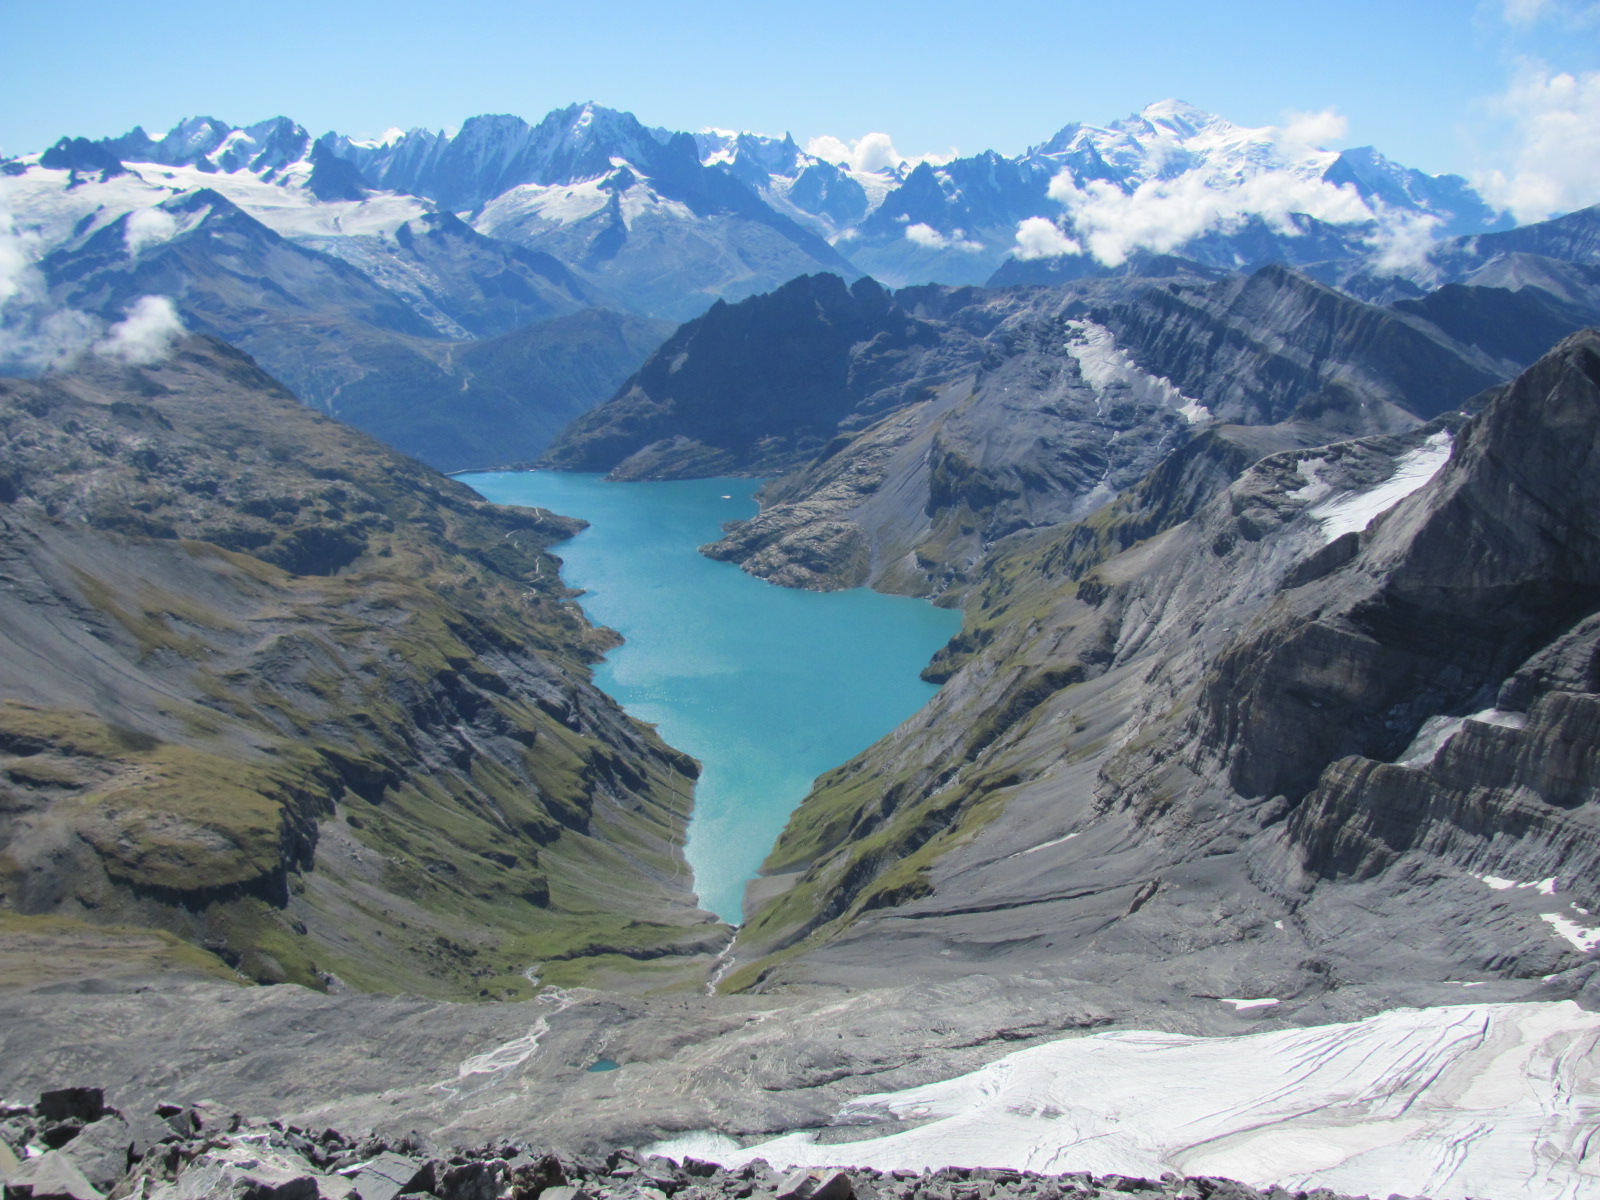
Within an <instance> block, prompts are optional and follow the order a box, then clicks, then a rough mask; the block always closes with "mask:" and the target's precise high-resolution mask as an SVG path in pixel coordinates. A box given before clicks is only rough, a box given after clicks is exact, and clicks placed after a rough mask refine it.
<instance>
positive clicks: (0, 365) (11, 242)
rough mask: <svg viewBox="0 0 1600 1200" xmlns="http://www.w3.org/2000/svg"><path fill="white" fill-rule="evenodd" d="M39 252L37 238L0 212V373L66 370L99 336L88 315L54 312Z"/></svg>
mask: <svg viewBox="0 0 1600 1200" xmlns="http://www.w3.org/2000/svg"><path fill="white" fill-rule="evenodd" d="M37 251H38V245H37V240H36V239H34V238H32V237H30V236H29V235H27V234H24V233H22V232H20V231H19V230H18V229H17V228H16V224H15V222H14V220H13V218H12V216H11V214H10V213H9V212H6V211H5V210H3V209H0V371H3V372H5V373H8V374H17V373H20V374H29V375H31V374H36V373H38V372H40V371H45V370H49V369H51V368H53V367H62V366H66V365H68V364H70V363H71V362H73V361H74V360H75V359H76V358H77V357H78V356H79V355H81V354H82V353H83V352H84V351H85V350H86V349H87V348H88V347H89V344H90V343H91V342H93V341H94V339H95V338H96V337H98V336H99V335H100V328H101V326H100V322H98V321H96V320H95V319H94V318H93V317H91V316H89V315H88V314H86V313H81V312H76V311H74V310H72V309H52V308H51V306H50V302H49V295H48V289H47V288H46V286H45V281H44V275H43V274H42V273H41V272H40V271H39V268H38V267H37V266H36V265H35V259H36V257H37Z"/></svg>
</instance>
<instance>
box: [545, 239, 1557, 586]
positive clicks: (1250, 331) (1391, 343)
mask: <svg viewBox="0 0 1600 1200" xmlns="http://www.w3.org/2000/svg"><path fill="white" fill-rule="evenodd" d="M1167 272H1168V273H1167V275H1166V277H1164V278H1162V277H1157V278H1140V277H1130V278H1122V279H1117V280H1100V281H1085V282H1082V283H1080V284H1077V285H1074V286H1070V287H1061V288H1050V289H1044V288H1013V289H991V290H983V289H972V288H964V289H945V288H908V289H903V290H901V291H899V292H896V293H887V292H885V291H884V290H883V289H881V288H878V287H877V286H876V285H875V284H873V283H872V282H870V281H861V282H858V283H856V284H855V285H853V286H851V287H849V288H846V286H845V285H844V283H843V282H842V281H841V280H838V279H837V278H833V277H829V276H818V277H812V278H808V279H801V280H796V281H794V282H792V283H790V284H788V285H786V286H785V287H784V288H782V289H780V290H779V291H778V292H775V293H773V294H772V295H771V296H769V297H758V298H752V299H751V300H748V301H745V302H743V303H741V304H739V305H736V306H722V307H718V308H714V309H713V310H712V311H711V312H709V313H707V314H706V315H705V316H704V317H702V318H700V319H699V320H697V321H695V322H691V323H689V324H688V325H685V326H684V327H683V328H681V329H680V330H679V331H678V332H677V333H676V334H674V335H673V337H672V338H670V339H669V340H668V341H667V342H666V343H665V344H664V345H663V346H662V347H661V349H660V350H658V351H657V352H656V354H655V355H654V356H653V357H652V358H651V359H650V360H649V361H648V362H647V363H646V365H645V367H644V368H642V369H641V370H640V372H639V373H638V374H637V375H636V376H635V377H634V378H633V379H632V380H630V381H629V382H628V384H627V385H625V386H624V388H623V389H622V390H621V391H620V392H619V393H618V395H617V396H616V397H615V398H613V399H612V400H611V401H608V402H607V403H606V404H604V405H602V406H601V407H599V408H597V409H595V410H594V411H592V412H590V413H589V414H587V415H586V416H584V417H582V418H580V419H579V420H578V421H576V422H574V424H573V425H572V426H571V427H570V428H569V429H568V430H567V431H566V432H565V433H564V434H563V435H562V436H561V438H560V439H559V440H558V441H557V442H556V444H555V445H554V446H552V447H551V449H550V451H549V452H548V453H547V455H546V456H545V459H544V461H545V462H546V463H547V464H548V465H550V466H553V467H556V468H558V469H570V470H609V471H610V472H611V474H612V476H613V477H615V478H623V479H629V478H672V477H681V476H685V475H703V474H714V473H718V472H723V473H726V472H741V473H744V472H748V473H752V474H770V473H775V472H779V471H788V472H790V473H789V474H787V475H786V476H784V477H783V478H781V479H779V480H777V481H775V482H774V483H772V484H769V485H768V487H767V488H766V489H765V491H764V493H763V511H762V513H761V514H760V516H758V517H757V518H755V519H754V520H752V521H750V522H748V523H746V524H744V525H742V526H740V527H737V528H735V529H733V530H731V531H730V532H729V534H728V536H726V537H725V538H724V539H723V540H722V541H720V542H718V543H717V544H716V545H715V546H714V547H712V548H711V549H710V551H709V552H710V553H711V554H712V555H713V556H715V557H719V558H725V559H728V560H731V561H735V562H738V563H740V564H741V565H742V566H743V567H744V568H745V569H746V570H749V571H751V572H753V573H755V574H758V575H761V576H763V577H766V578H770V579H772V580H774V581H775V582H779V583H784V584H788V585H791V586H802V587H815V588H824V589H825V588H836V587H850V586H856V585H859V584H862V583H870V584H871V585H873V586H875V587H879V588H886V589H889V590H895V591H908V592H912V593H914V594H924V595H926V594H930V593H933V594H938V593H942V592H944V591H946V590H949V589H954V590H955V591H956V592H959V591H960V590H961V589H963V588H964V587H965V586H966V585H967V584H968V583H969V582H970V581H971V580H973V579H976V578H978V577H979V576H980V575H981V566H980V564H981V563H982V561H983V560H984V556H985V554H986V553H988V550H989V548H990V547H991V546H993V545H994V544H995V543H997V542H999V541H1001V540H1002V539H1005V538H1007V537H1010V536H1015V535H1018V534H1020V533H1022V532H1024V531H1027V530H1030V529H1038V528H1043V527H1049V526H1054V525H1059V524H1062V523H1064V522H1069V521H1072V520H1076V519H1079V518H1082V517H1084V516H1086V515H1088V514H1089V513H1090V512H1092V511H1093V510H1095V509H1096V508H1098V507H1100V506H1101V505H1103V504H1105V503H1106V502H1108V501H1109V500H1110V499H1112V497H1114V496H1115V495H1116V494H1117V493H1119V492H1120V491H1122V490H1123V489H1125V488H1128V487H1130V486H1132V485H1133V484H1134V483H1135V482H1137V481H1138V480H1139V479H1140V477H1141V476H1143V475H1144V474H1145V473H1146V472H1148V471H1149V470H1151V469H1152V468H1153V467H1155V465H1156V464H1157V463H1159V462H1160V461H1161V460H1162V459H1163V458H1164V457H1166V456H1167V455H1168V454H1170V453H1172V452H1173V451H1175V450H1178V449H1179V448H1181V447H1183V446H1185V445H1186V444H1187V443H1188V442H1189V441H1190V439H1191V438H1193V437H1195V436H1196V434H1197V433H1200V432H1201V431H1203V430H1208V429H1217V428H1220V427H1230V428H1231V427H1233V426H1237V425H1253V426H1272V427H1274V428H1275V429H1276V431H1277V432H1276V434H1275V436H1276V438H1277V444H1278V445H1281V446H1289V445H1309V444H1314V443H1316V442H1321V441H1326V440H1328V439H1329V438H1330V437H1337V436H1340V435H1350V434H1359V433H1370V432H1377V431H1382V430H1394V431H1398V430H1402V429H1406V428H1411V427H1415V426H1417V425H1418V424H1420V423H1421V422H1422V421H1425V420H1427V419H1429V418H1432V417H1434V416H1436V415H1438V414H1439V413H1441V412H1443V411H1446V410H1449V409H1452V408H1454V407H1456V406H1458V405H1460V404H1462V403H1464V402H1465V401H1466V400H1468V399H1469V398H1470V397H1471V396H1473V395H1475V394H1476V393H1478V392H1479V391H1481V390H1482V389H1483V388H1485V387H1487V386H1488V385H1490V384H1492V383H1494V382H1496V381H1498V380H1499V379H1503V378H1505V377H1506V376H1507V375H1509V374H1511V373H1513V372H1514V371H1515V370H1517V369H1518V368H1519V367H1520V366H1522V365H1525V364H1523V363H1518V362H1515V361H1513V360H1510V359H1508V358H1507V357H1506V356H1504V355H1495V354H1489V353H1486V352H1484V351H1483V350H1481V349H1479V348H1478V347H1477V346H1475V345H1474V344H1472V343H1471V342H1464V341H1458V340H1456V339H1455V338H1453V337H1451V336H1450V335H1449V334H1447V333H1445V332H1444V331H1443V330H1442V329H1440V328H1439V327H1438V326H1437V325H1435V324H1433V323H1431V322H1429V321H1427V320H1425V319H1423V318H1422V317H1421V316H1420V315H1418V314H1414V313H1410V312H1402V311H1398V310H1395V309H1385V308H1379V307H1376V306H1372V305H1367V304H1363V303H1360V302H1358V301H1355V300H1352V299H1350V298H1349V297H1346V296H1343V295H1341V294H1340V293H1338V292H1335V291H1333V290H1332V289H1329V288H1327V287H1324V286H1322V285H1320V284H1317V283H1315V282H1313V281H1311V280H1309V279H1306V278H1305V277H1304V276H1301V275H1297V274H1295V273H1293V272H1290V271H1286V270H1284V269H1282V268H1279V267H1268V268H1264V269H1263V270H1261V271H1259V272H1257V273H1256V274H1254V275H1251V276H1236V275H1234V276H1222V277H1220V278H1219V277H1217V276H1216V274H1215V273H1212V272H1207V271H1205V270H1203V269H1202V268H1198V267H1195V266H1193V265H1192V264H1183V263H1180V262H1175V261H1174V262H1170V263H1169V264H1168V266H1167ZM1569 331H1570V328H1563V330H1562V332H1569ZM1201 436H1207V435H1206V434H1203V433H1202V434H1201Z"/></svg>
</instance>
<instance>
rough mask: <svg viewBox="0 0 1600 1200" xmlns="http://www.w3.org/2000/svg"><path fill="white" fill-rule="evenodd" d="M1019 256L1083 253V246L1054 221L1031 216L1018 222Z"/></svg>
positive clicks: (1052, 256) (1055, 255)
mask: <svg viewBox="0 0 1600 1200" xmlns="http://www.w3.org/2000/svg"><path fill="white" fill-rule="evenodd" d="M1012 253H1013V254H1014V255H1016V257H1018V258H1022V259H1029V258H1060V257H1061V256H1062V255H1063V254H1082V253H1083V247H1082V246H1080V245H1079V244H1078V243H1077V242H1075V241H1073V240H1072V239H1071V238H1069V237H1068V236H1067V235H1066V234H1064V233H1062V232H1061V230H1060V229H1059V228H1058V227H1057V225H1056V223H1055V222H1054V221H1050V220H1047V219H1046V218H1044V217H1029V218H1028V219H1027V220H1025V221H1021V222H1019V223H1018V224H1017V245H1016V248H1015V249H1014V250H1013V251H1012Z"/></svg>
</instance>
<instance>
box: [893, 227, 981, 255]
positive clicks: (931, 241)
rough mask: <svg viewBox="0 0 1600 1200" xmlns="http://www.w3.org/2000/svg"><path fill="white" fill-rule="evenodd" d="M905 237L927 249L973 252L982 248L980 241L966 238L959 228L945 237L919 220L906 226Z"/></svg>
mask: <svg viewBox="0 0 1600 1200" xmlns="http://www.w3.org/2000/svg"><path fill="white" fill-rule="evenodd" d="M906 239H907V240H908V241H912V242H915V243H916V244H917V245H919V246H925V247H927V248H928V249H929V250H964V251H966V252H967V253H969V254H973V253H976V252H978V251H980V250H982V249H983V243H982V242H973V241H968V240H966V239H965V238H964V237H963V234H962V231H961V230H959V229H957V230H956V231H955V232H954V233H952V234H950V235H949V236H948V237H946V236H945V235H944V234H942V233H940V232H939V231H938V230H937V229H935V228H934V227H933V226H932V225H925V224H923V223H922V222H920V221H919V222H917V224H915V225H907V226H906Z"/></svg>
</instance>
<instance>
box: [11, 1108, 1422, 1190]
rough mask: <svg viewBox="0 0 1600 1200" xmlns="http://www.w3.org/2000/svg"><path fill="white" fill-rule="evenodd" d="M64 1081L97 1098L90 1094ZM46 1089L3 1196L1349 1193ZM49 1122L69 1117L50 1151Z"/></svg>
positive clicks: (22, 1124)
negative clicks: (680, 1154) (755, 1152)
mask: <svg viewBox="0 0 1600 1200" xmlns="http://www.w3.org/2000/svg"><path fill="white" fill-rule="evenodd" d="M71 1090H72V1091H74V1092H77V1093H83V1094H85V1095H92V1096H93V1097H94V1098H95V1099H96V1100H97V1101H101V1099H102V1098H101V1093H100V1091H99V1089H88V1088H77V1089H71ZM61 1094H62V1093H60V1092H50V1093H46V1094H45V1096H43V1097H41V1099H40V1102H39V1103H38V1104H35V1105H19V1104H13V1105H0V1176H3V1179H4V1184H5V1189H4V1200H56V1198H60V1200H100V1198H101V1197H104V1196H110V1197H112V1200H122V1198H123V1197H140V1198H141V1200H204V1198H209V1197H219V1196H227V1197H239V1198H240V1200H394V1198H395V1197H404V1196H411V1197H416V1198H417V1200H428V1198H430V1197H431V1198H433V1200H541V1198H542V1200H669V1198H670V1200H722V1198H723V1197H727V1198H728V1200H750V1198H752V1197H754V1198H755V1200H912V1198H913V1197H938V1198H941V1200H1031V1198H1038V1200H1062V1198H1067V1197H1071V1198H1072V1200H1112V1198H1120V1197H1130V1198H1131V1197H1139V1198H1140V1200H1354V1198H1353V1197H1344V1196H1341V1195H1340V1194H1338V1193H1335V1192H1331V1191H1328V1190H1327V1189H1325V1188H1318V1189H1317V1190H1316V1191H1312V1192H1304V1191H1298V1192H1290V1191H1287V1190H1285V1189H1283V1188H1278V1187H1274V1188H1270V1189H1268V1190H1267V1191H1260V1190H1258V1189H1256V1188H1253V1187H1251V1186H1249V1185H1247V1184H1243V1183H1239V1182H1237V1181H1235V1180H1232V1179H1217V1178H1210V1177H1205V1176H1192V1177H1183V1176H1179V1175H1175V1174H1170V1173H1169V1174H1166V1175H1163V1176H1162V1177H1161V1178H1160V1179H1143V1178H1136V1177H1133V1176H1128V1175H1099V1176H1096V1175H1091V1174H1089V1173H1087V1172H1083V1171H1078V1172H1069V1173H1064V1174H1060V1175H1041V1174H1036V1173H1034V1172H1032V1171H1010V1170H994V1169H987V1168H969V1167H946V1168H943V1169H941V1170H938V1171H923V1172H916V1171H891V1172H883V1171H875V1170H871V1169H868V1168H849V1169H845V1170H815V1171H804V1170H800V1171H793V1172H787V1173H779V1172H777V1171H774V1170H773V1169H772V1168H771V1167H770V1166H768V1165H767V1164H766V1163H764V1162H761V1161H760V1160H757V1161H756V1162H753V1163H749V1164H747V1165H746V1166H743V1167H738V1168H734V1169H726V1168H723V1167H720V1166H718V1165H717V1164H715V1163H709V1162H702V1161H699V1160H697V1159H694V1158H685V1159H684V1160H683V1161H682V1162H676V1161H674V1160H671V1159H666V1158H656V1157H645V1156H642V1155H640V1154H639V1153H636V1152H635V1151H633V1150H630V1149H622V1148H619V1149H615V1150H612V1151H611V1152H610V1153H608V1154H606V1155H604V1156H599V1155H595V1156H557V1155H554V1154H548V1153H545V1152H543V1151H541V1150H539V1149H537V1148H533V1147H528V1146H523V1145H518V1144H515V1143H513V1142H505V1143H501V1144H497V1145H484V1146H475V1147H449V1148H447V1147H439V1146H435V1145H433V1144H432V1143H431V1142H430V1141H429V1140H428V1139H427V1137H426V1136H424V1135H423V1134H419V1133H412V1134H411V1135H409V1136H407V1137H404V1138H400V1139H397V1140H386V1139H383V1138H379V1137H374V1136H371V1135H347V1134H344V1133H341V1132H339V1131H338V1130H336V1129H323V1130H310V1129H301V1128H299V1127H297V1126H294V1125H285V1124H284V1123H283V1122H281V1121H262V1120H252V1119H248V1118H244V1117H241V1116H240V1115H239V1114H237V1113H228V1112H224V1111H223V1110H221V1109H220V1108H219V1107H218V1106H216V1105H213V1104H209V1103H206V1102H201V1103H200V1104H196V1105H190V1106H187V1107H185V1106H181V1105H176V1104H163V1105H159V1106H158V1107H157V1108H156V1110H155V1112H154V1113H150V1114H145V1115H144V1116H143V1117H139V1116H134V1117H124V1116H123V1114H121V1113H119V1112H118V1111H117V1110H116V1109H115V1108H107V1107H103V1106H102V1107H101V1109H100V1115H99V1116H98V1117H97V1118H95V1119H94V1120H92V1121H88V1122H84V1120H83V1118H81V1117H78V1116H76V1115H69V1116H67V1117H65V1118H62V1117H59V1116H57V1115H53V1114H57V1113H58V1112H59V1110H60V1105H59V1104H58V1103H57V1102H55V1101H53V1100H52V1099H51V1097H59V1096H60V1095H61ZM63 1119H64V1120H66V1121H71V1122H78V1126H77V1127H76V1128H75V1129H74V1131H73V1135H72V1136H71V1137H69V1138H68V1139H67V1140H65V1141H64V1142H61V1143H60V1145H59V1146H57V1147H55V1148H52V1147H51V1142H52V1141H53V1140H54V1139H55V1138H56V1136H57V1135H56V1132H55V1131H57V1130H59V1129H60V1128H61V1122H62V1120H63ZM102 1126H104V1127H106V1129H107V1130H109V1131H112V1132H113V1133H114V1136H113V1137H111V1138H110V1139H109V1140H110V1141H111V1142H112V1143H114V1144H116V1145H118V1146H121V1147H122V1149H123V1153H122V1155H121V1158H120V1161H119V1162H118V1163H113V1162H112V1159H111V1158H109V1157H108V1156H107V1155H105V1154H104V1153H103V1147H104V1145H105V1143H106V1142H107V1140H108V1139H106V1138H104V1137H99V1136H97V1131H98V1130H100V1128H101V1127H102ZM134 1130H137V1132H136V1133H135V1132H133V1131H134ZM1363 1200H1365V1198H1363ZM1391 1200H1405V1198H1402V1197H1392V1198H1391ZM1411 1200H1426V1197H1413V1198H1411Z"/></svg>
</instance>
